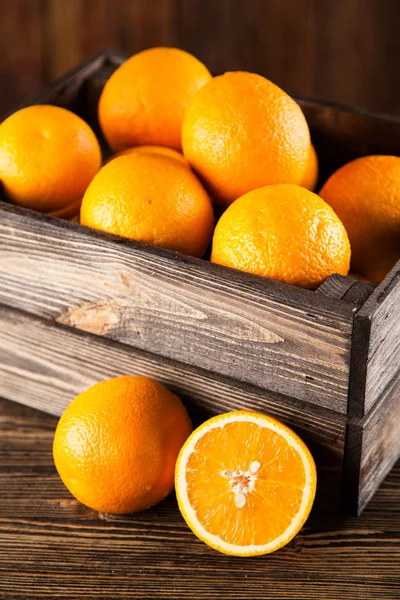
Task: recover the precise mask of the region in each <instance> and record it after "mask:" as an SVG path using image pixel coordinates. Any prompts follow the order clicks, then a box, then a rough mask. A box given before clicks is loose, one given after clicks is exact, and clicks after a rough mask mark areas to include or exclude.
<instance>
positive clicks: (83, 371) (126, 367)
mask: <svg viewBox="0 0 400 600" xmlns="http://www.w3.org/2000/svg"><path fill="white" fill-rule="evenodd" d="M126 374H137V375H146V376H150V377H154V378H155V379H157V380H158V381H160V382H162V383H164V384H165V385H167V386H168V387H169V388H171V389H172V390H174V391H176V392H177V393H178V394H179V395H181V396H182V397H183V398H184V399H185V401H186V402H187V403H188V406H189V410H190V412H191V415H192V417H194V420H195V422H198V421H201V420H204V419H205V418H207V417H209V416H211V415H213V414H217V413H221V412H225V411H229V410H235V409H243V408H246V409H250V410H260V411H262V412H265V413H268V414H272V415H274V416H276V417H278V418H279V419H281V420H282V421H284V422H285V423H287V424H288V425H290V426H292V427H293V428H294V429H295V430H296V431H297V432H298V433H299V434H300V435H301V437H303V438H304V440H305V441H306V442H307V444H309V447H310V449H311V451H312V452H313V454H314V456H315V457H316V461H317V466H318V476H319V485H318V490H319V497H320V503H321V506H322V507H324V508H327V509H331V510H335V509H337V508H338V506H339V490H340V481H341V473H342V462H343V448H344V432H345V417H343V416H340V415H338V414H336V413H333V412H331V411H328V410H323V409H318V408H315V409H314V411H313V412H312V413H310V412H309V411H308V410H307V407H306V406H305V405H304V404H303V403H301V402H299V401H293V400H291V399H288V398H284V397H283V396H280V395H279V394H274V393H272V392H268V391H267V390H261V389H258V388H255V387H253V386H249V385H244V384H239V383H238V382H235V381H233V380H230V379H227V378H224V377H219V376H216V375H212V374H210V373H207V372H205V371H203V370H201V369H196V368H194V367H188V366H185V365H182V364H179V363H177V362H174V361H170V360H168V359H163V358H161V357H157V356H154V355H151V354H150V353H146V352H143V351H140V350H135V349H133V348H130V347H128V346H124V345H122V344H119V343H117V342H112V341H110V340H106V339H104V338H99V337H97V336H93V335H90V334H87V333H84V332H80V331H77V330H74V329H70V328H67V327H65V326H61V325H57V324H54V323H52V322H51V321H48V320H45V319H40V318H38V317H33V316H31V315H27V314H24V313H21V312H19V311H15V310H13V309H9V308H6V307H1V306H0V395H1V396H4V397H6V398H9V399H11V400H14V401H17V402H20V403H22V404H27V405H29V406H32V407H34V408H37V409H40V410H43V411H45V412H49V413H51V414H55V415H60V414H61V413H62V412H63V410H64V409H65V408H66V406H67V405H68V404H69V402H70V401H71V400H72V399H73V398H74V397H75V396H76V395H77V394H78V393H80V392H82V391H83V390H85V389H87V388H88V387H89V386H91V385H93V384H94V383H96V382H98V381H100V380H103V379H107V378H109V377H115V376H119V375H126Z"/></svg>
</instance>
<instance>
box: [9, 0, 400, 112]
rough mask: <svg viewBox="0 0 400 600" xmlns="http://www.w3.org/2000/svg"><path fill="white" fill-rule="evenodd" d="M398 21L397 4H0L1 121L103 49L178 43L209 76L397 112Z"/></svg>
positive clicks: (89, 0)
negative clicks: (249, 79) (246, 79)
mask: <svg viewBox="0 0 400 600" xmlns="http://www.w3.org/2000/svg"><path fill="white" fill-rule="evenodd" d="M64 4H65V6H64ZM399 20H400V5H399V3H398V1H397V0H385V1H384V2H382V0H346V2H336V1H335V0H325V1H324V2H321V0H296V2H291V3H287V2H279V0H251V2H248V0H189V1H186V0H151V1H149V2H144V1H143V0H117V1H116V0H96V2H93V0H68V2H62V0H1V19H0V49H1V52H0V82H1V86H0V87H1V90H2V94H1V95H0V114H3V113H5V112H6V111H7V110H10V109H11V108H13V107H14V106H16V104H17V103H19V102H21V101H23V100H24V99H25V98H26V97H28V96H30V95H32V94H33V93H35V92H36V91H37V90H38V89H40V88H42V87H43V86H44V85H46V84H48V83H49V81H51V80H52V79H53V78H54V77H57V76H59V75H60V73H63V72H64V71H65V70H66V69H68V68H71V66H73V65H74V64H76V63H77V62H79V61H81V60H82V59H84V58H85V57H86V56H88V55H89V54H90V53H92V52H94V51H95V50H97V49H98V48H100V47H102V46H113V47H118V48H120V49H121V50H123V51H124V52H126V53H127V54H132V53H134V52H137V51H138V50H142V49H143V48H146V47H149V46H152V45H172V46H181V47H183V48H185V49H187V50H189V51H190V52H193V53H194V54H196V55H198V56H199V58H200V59H202V60H204V61H205V62H206V63H207V65H208V66H209V68H210V69H211V70H213V71H214V72H217V73H219V72H223V71H226V70H229V69H246V70H250V71H256V72H260V73H262V74H264V75H266V76H267V77H270V78H271V79H272V80H273V81H275V82H276V83H277V84H278V85H280V86H282V87H283V88H284V89H287V90H288V91H290V92H292V93H295V94H299V95H304V96H312V97H316V98H320V99H325V100H327V99H329V100H332V99H334V100H336V101H338V102H344V103H347V104H350V105H359V106H366V107H368V108H370V109H375V110H386V111H393V112H398V111H399V106H400V85H399V79H398V56H399V53H400V50H399V47H400V46H399V43H400V41H399V36H398V35H397V27H398V22H399ZM354 32H356V35H355V34H354ZM366 65H367V66H368V68H366ZM355 73H356V74H357V76H356V77H355V76H354V74H355ZM3 90H4V91H3Z"/></svg>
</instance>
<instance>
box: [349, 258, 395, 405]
mask: <svg viewBox="0 0 400 600" xmlns="http://www.w3.org/2000/svg"><path fill="white" fill-rule="evenodd" d="M358 317H359V318H363V319H368V320H369V321H370V327H371V332H370V344H369V350H368V367H367V373H366V382H365V403H364V407H363V409H364V410H363V413H362V414H367V413H368V411H370V410H371V408H372V407H373V406H374V404H375V403H376V402H377V400H378V399H379V398H380V397H381V395H382V393H383V392H384V390H385V388H386V387H387V386H388V385H389V384H390V382H391V381H392V380H393V379H394V378H395V377H396V376H398V374H399V371H400V262H399V263H397V265H396V267H395V268H394V269H393V270H392V271H391V273H390V274H389V275H388V276H387V278H386V279H385V281H384V282H383V283H382V284H381V285H379V286H378V287H377V288H376V290H375V292H374V293H373V294H372V296H371V297H370V298H369V300H368V301H367V302H366V303H365V304H364V305H363V307H362V309H361V310H360V312H359V315H358ZM361 410H362V408H361ZM360 416H361V415H360Z"/></svg>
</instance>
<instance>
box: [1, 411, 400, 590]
mask: <svg viewBox="0 0 400 600" xmlns="http://www.w3.org/2000/svg"><path fill="white" fill-rule="evenodd" d="M56 423H57V419H56V418H54V417H51V416H49V415H45V414H43V413H41V412H38V411H35V410H33V409H31V408H27V407H24V406H22V405H19V404H16V403H14V402H6V401H4V400H3V401H0V514H1V518H0V539H1V543H0V597H2V598H4V599H5V600H14V599H15V600H16V599H18V600H39V599H43V598H51V599H54V598H63V599H64V598H65V599H66V598H68V600H78V599H83V598H85V599H86V600H99V599H101V600H109V599H111V598H113V599H121V600H131V599H132V600H133V599H137V600H139V599H142V600H148V599H150V598H151V599H153V598H154V599H160V600H165V599H167V598H171V600H172V599H173V600H186V599H187V600H189V599H190V600H193V599H196V600H215V599H219V598H220V599H223V600H243V599H244V598H246V599H248V600H300V599H301V600H321V599H322V598H324V599H326V600H355V598H359V599H365V598H371V599H373V600H398V597H399V571H400V537H399V531H400V463H399V464H397V465H396V466H395V468H394V469H393V471H392V472H391V474H390V476H389V477H388V478H387V479H386V481H385V482H384V483H383V485H382V487H381V488H380V489H379V491H378V492H377V494H376V495H375V497H374V499H373V500H372V501H371V502H370V504H369V506H368V508H367V509H366V510H365V511H364V513H363V515H362V517H359V518H348V517H346V518H345V517H342V518H336V519H335V520H333V519H332V517H330V516H329V517H328V516H322V515H318V514H316V513H314V514H313V515H312V516H311V518H310V519H309V521H308V522H307V524H306V526H305V527H304V528H303V530H302V531H301V532H300V533H299V535H298V536H297V537H296V538H295V539H294V540H293V541H292V542H290V544H289V545H288V546H286V547H285V548H282V549H281V550H279V551H278V552H276V553H274V554H271V555H268V556H265V557H258V558H250V559H249V558H244V559H241V558H233V557H228V556H224V555H222V554H218V553H217V552H215V551H213V550H211V549H210V548H208V547H207V546H206V545H205V544H203V543H202V542H200V541H199V540H198V539H197V538H195V536H194V535H193V534H192V533H191V532H190V531H189V529H188V528H187V526H186V525H185V523H184V521H183V519H182V517H181V515H180V514H179V511H178V508H177V505H176V500H175V498H174V497H173V496H170V497H169V498H168V499H167V500H165V501H164V502H163V503H161V504H160V505H158V506H157V507H154V508H153V509H151V510H148V511H144V512H142V513H138V514H136V515H133V516H125V517H111V516H108V515H98V514H97V513H95V512H94V511H91V510H90V509H88V508H85V507H84V506H83V505H82V504H80V503H79V502H77V501H76V500H75V499H74V498H73V497H72V496H71V495H70V494H69V492H68V490H67V489H66V488H65V487H64V486H63V484H62V482H61V480H60V479H59V477H58V475H57V473H56V471H55V468H54V465H53V460H52V440H53V433H54V429H55V426H56Z"/></svg>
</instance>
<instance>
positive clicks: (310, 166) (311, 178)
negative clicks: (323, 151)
mask: <svg viewBox="0 0 400 600" xmlns="http://www.w3.org/2000/svg"><path fill="white" fill-rule="evenodd" d="M318 171H319V169H318V156H317V153H316V151H315V148H314V146H313V144H310V148H309V153H308V161H307V168H306V172H305V173H304V176H303V181H302V182H301V185H302V186H303V187H305V188H306V189H307V190H310V192H313V191H314V190H315V186H316V185H317V181H318Z"/></svg>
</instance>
